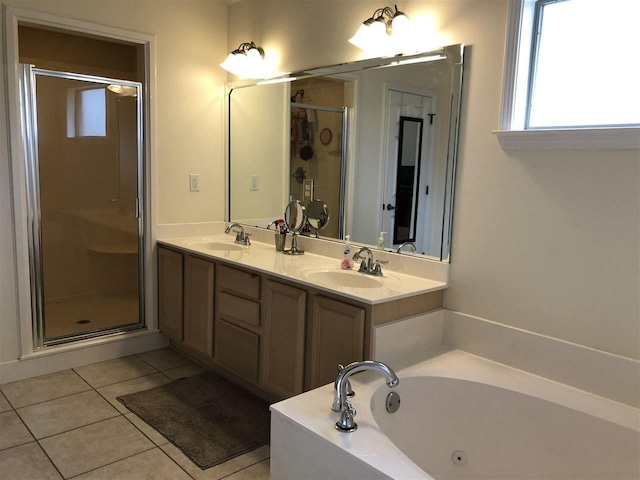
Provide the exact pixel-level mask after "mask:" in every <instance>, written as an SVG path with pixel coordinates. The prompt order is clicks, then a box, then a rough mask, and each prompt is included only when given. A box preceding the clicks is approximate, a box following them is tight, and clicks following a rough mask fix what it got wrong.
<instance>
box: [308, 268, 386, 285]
mask: <svg viewBox="0 0 640 480" xmlns="http://www.w3.org/2000/svg"><path fill="white" fill-rule="evenodd" d="M303 275H304V276H305V277H306V278H308V279H309V280H311V281H312V282H318V283H324V284H327V285H333V286H336V287H351V288H380V287H382V281H381V280H379V279H377V278H376V277H370V276H367V275H364V274H362V273H358V272H354V271H352V270H330V271H326V270H320V271H312V272H306V273H304V274H303Z"/></svg>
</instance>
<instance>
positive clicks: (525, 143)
mask: <svg viewBox="0 0 640 480" xmlns="http://www.w3.org/2000/svg"><path fill="white" fill-rule="evenodd" d="M493 133H494V134H495V135H496V136H497V137H498V141H499V142H500V147H501V148H502V149H503V150H525V149H534V150H555V149H559V150H573V149H602V150H633V149H640V127H620V128H580V129H577V128H566V129H556V130H494V131H493Z"/></svg>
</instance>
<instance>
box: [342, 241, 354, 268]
mask: <svg viewBox="0 0 640 480" xmlns="http://www.w3.org/2000/svg"><path fill="white" fill-rule="evenodd" d="M349 237H350V235H345V237H344V250H343V253H342V262H341V263H340V268H342V269H343V270H351V269H352V268H353V259H352V258H351V242H350V241H349Z"/></svg>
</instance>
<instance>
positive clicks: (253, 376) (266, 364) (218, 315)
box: [158, 246, 442, 400]
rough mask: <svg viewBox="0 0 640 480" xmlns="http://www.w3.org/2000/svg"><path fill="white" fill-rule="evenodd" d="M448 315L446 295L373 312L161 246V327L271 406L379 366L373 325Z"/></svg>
mask: <svg viewBox="0 0 640 480" xmlns="http://www.w3.org/2000/svg"><path fill="white" fill-rule="evenodd" d="M441 307H442V291H438V292H430V293H425V294H421V295H416V296H414V297H411V298H403V299H397V300H392V301H390V302H385V303H380V304H375V305H369V304H364V303H360V302H358V301H357V300H352V299H349V298H344V297H341V296H339V295H336V294H332V293H328V292H326V291H324V290H320V289H317V288H313V287H308V286H302V285H300V284H298V283H296V282H295V281H288V280H286V279H283V278H280V277H272V276H270V275H268V274H261V273H257V272H254V271H252V270H249V269H247V270H245V269H243V268H236V267H235V265H234V266H230V265H229V264H228V263H226V262H225V261H223V260H215V261H214V260H211V259H208V258H204V257H200V256H197V255H193V254H191V253H188V252H186V251H184V252H181V251H179V250H174V249H171V248H165V247H163V246H158V314H159V324H160V329H161V330H162V331H163V333H165V334H166V335H168V336H169V337H170V338H171V339H172V340H173V341H174V342H173V345H174V346H175V347H176V348H178V349H180V350H182V351H184V352H185V353H186V354H187V355H190V356H191V357H192V358H194V359H196V360H197V361H198V362H200V363H202V364H204V365H207V366H209V367H210V368H211V369H213V370H215V371H217V372H219V373H220V374H221V375H223V376H226V377H227V378H228V379H229V380H231V381H234V382H236V383H238V384H239V385H241V386H243V387H244V388H247V389H249V390H251V391H253V392H254V393H256V394H258V395H261V396H263V397H264V398H265V399H268V400H274V399H282V398H287V397H290V396H293V395H297V394H299V393H302V392H303V391H306V390H310V389H313V388H316V387H319V386H321V385H325V384H327V383H331V382H333V381H334V380H335V378H336V375H337V365H338V364H339V363H341V364H343V365H347V364H349V363H351V362H354V361H359V360H365V359H371V358H372V355H373V353H372V350H373V335H374V329H375V326H378V325H382V324H385V323H389V322H392V321H396V320H399V319H402V318H409V317H412V316H414V315H417V314H421V313H426V312H428V311H433V310H435V309H437V308H441Z"/></svg>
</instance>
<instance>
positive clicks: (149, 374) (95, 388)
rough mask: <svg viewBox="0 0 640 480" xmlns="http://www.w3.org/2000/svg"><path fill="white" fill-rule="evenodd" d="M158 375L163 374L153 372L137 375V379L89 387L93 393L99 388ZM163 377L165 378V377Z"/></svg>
mask: <svg viewBox="0 0 640 480" xmlns="http://www.w3.org/2000/svg"><path fill="white" fill-rule="evenodd" d="M158 374H163V373H162V372H159V371H155V372H153V373H148V374H146V375H139V376H137V377H132V378H127V379H126V380H120V381H119V382H114V383H109V384H107V385H100V386H99V387H94V386H93V385H91V388H93V389H94V390H95V391H98V389H99V388H105V387H112V386H113V385H117V384H119V383H124V382H130V381H131V380H136V379H138V378H145V377H150V376H152V375H158ZM165 377H166V375H165Z"/></svg>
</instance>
